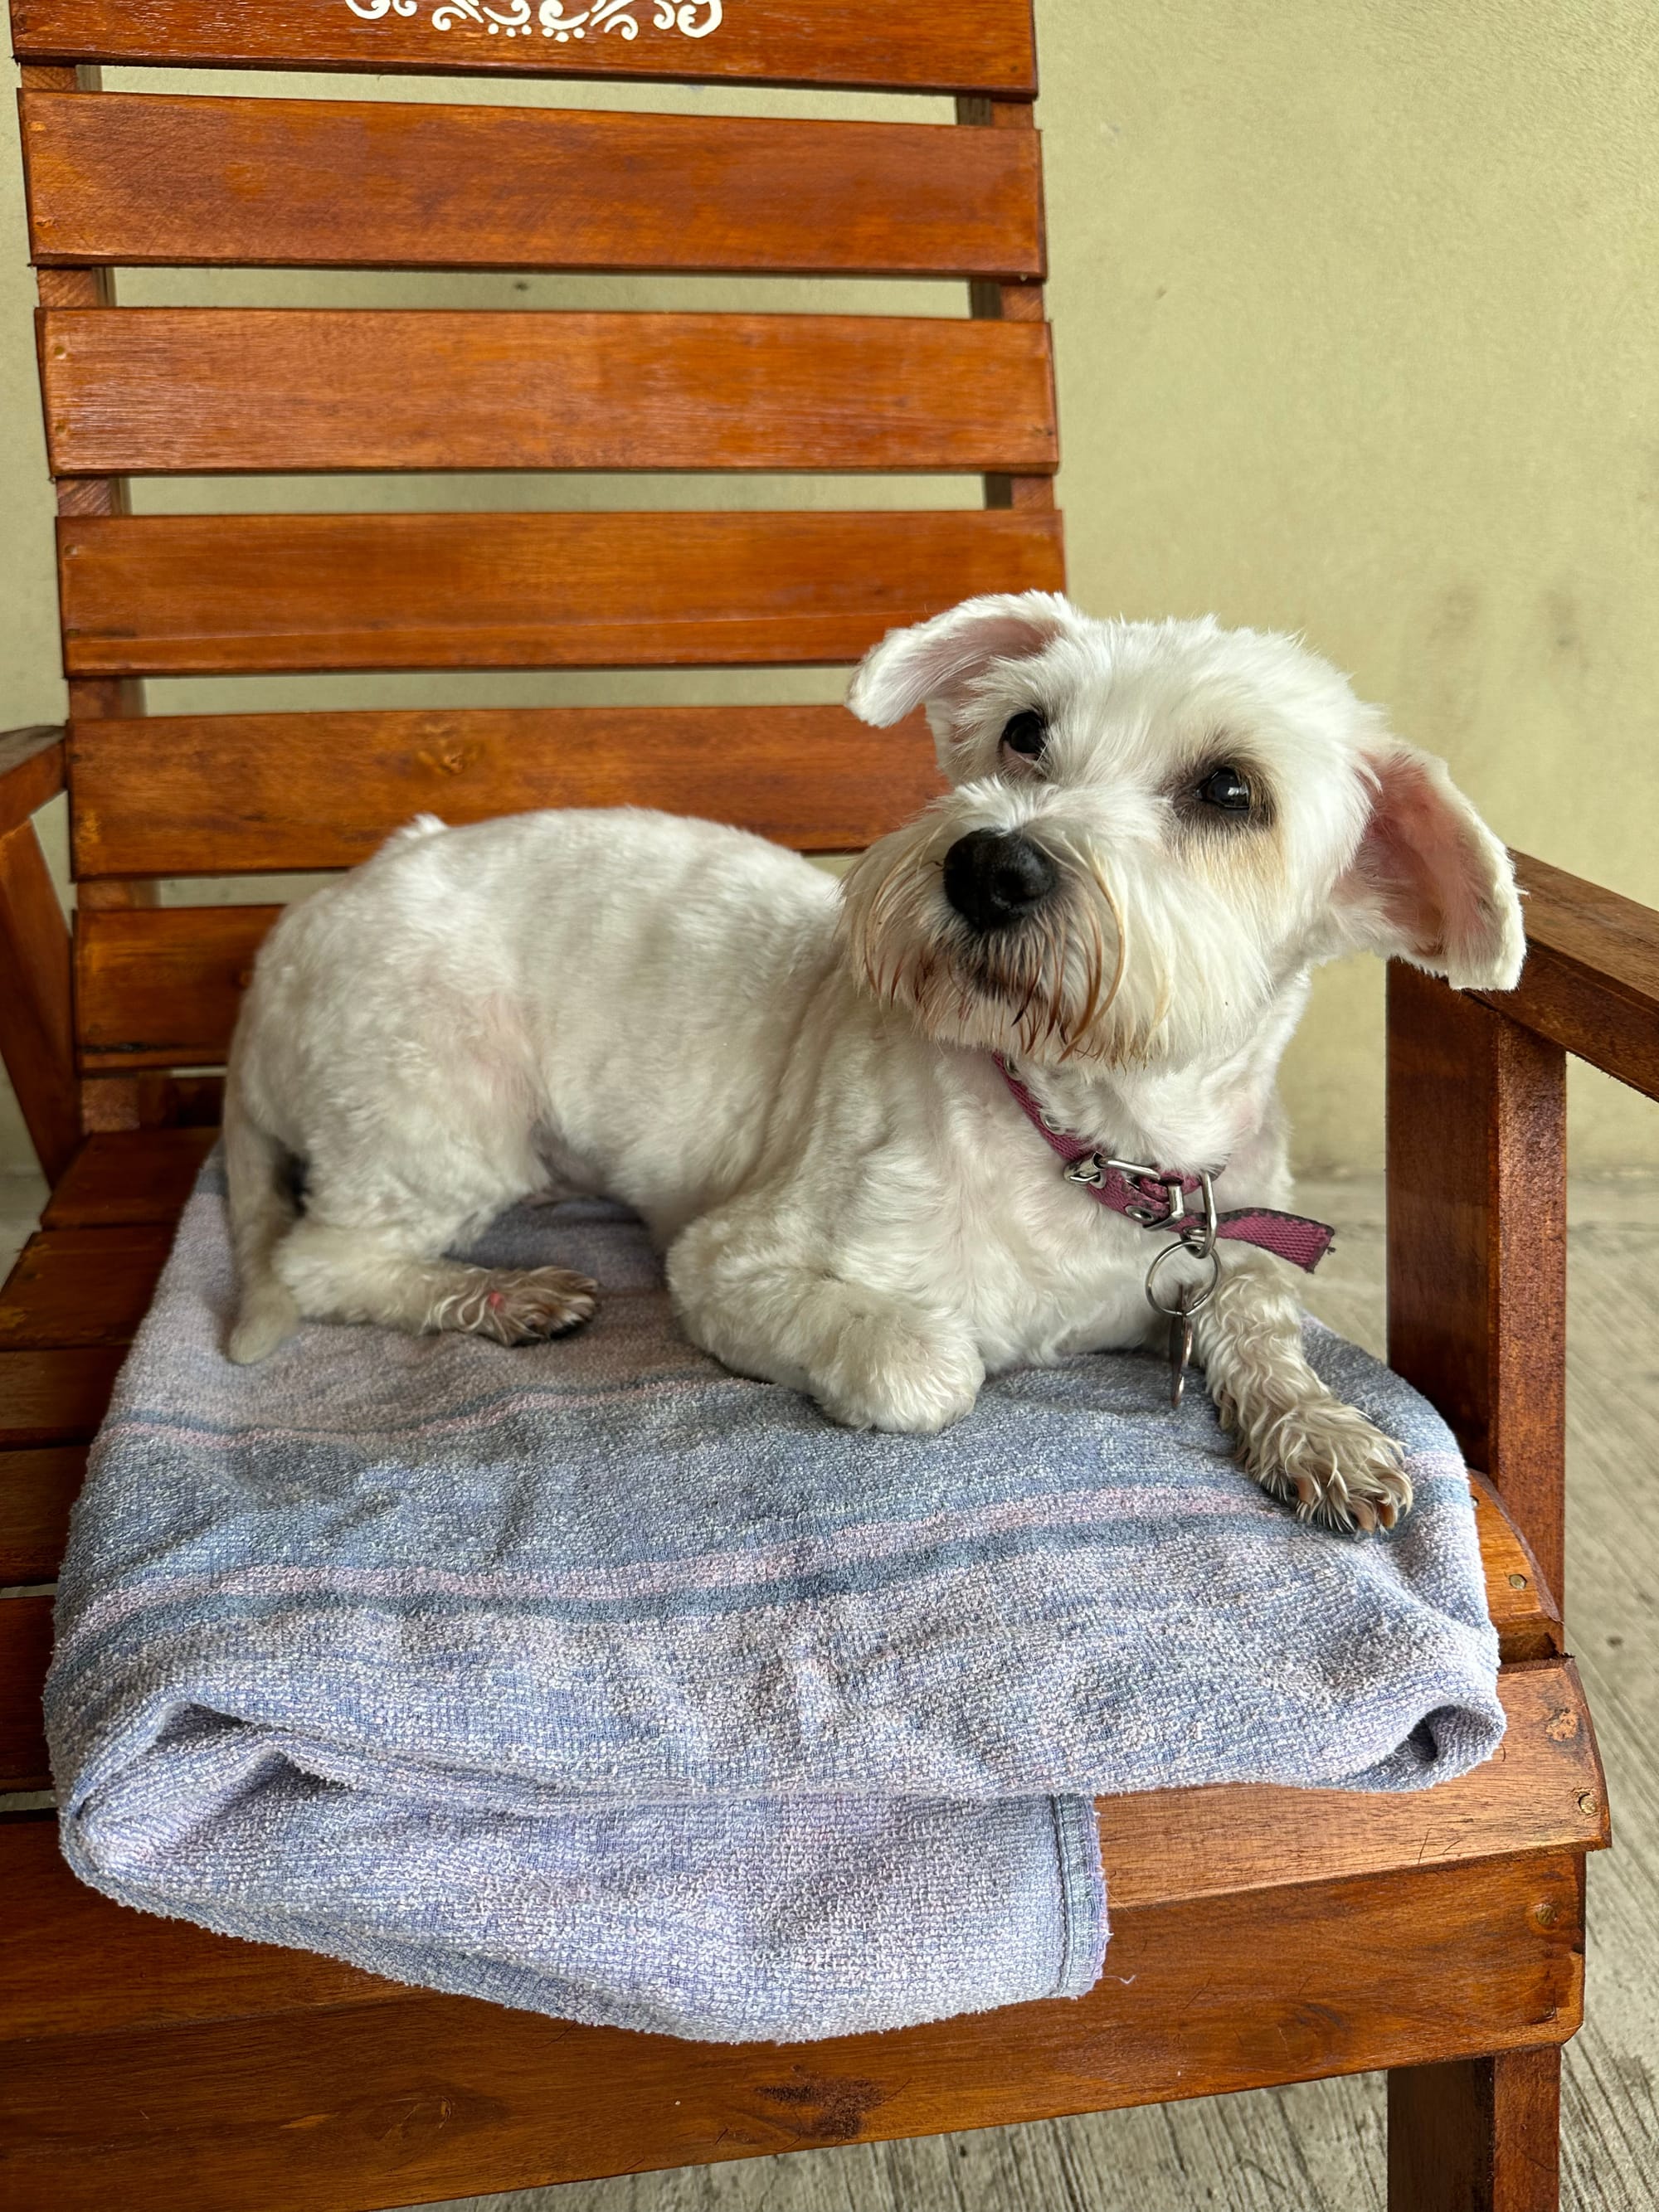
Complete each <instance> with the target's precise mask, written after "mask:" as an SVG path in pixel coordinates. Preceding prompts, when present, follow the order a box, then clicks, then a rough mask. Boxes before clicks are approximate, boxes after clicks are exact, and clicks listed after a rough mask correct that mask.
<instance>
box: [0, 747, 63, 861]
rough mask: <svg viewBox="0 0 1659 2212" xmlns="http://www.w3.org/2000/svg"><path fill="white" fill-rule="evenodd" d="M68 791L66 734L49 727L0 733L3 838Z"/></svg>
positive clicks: (0, 820) (0, 827) (0, 804)
mask: <svg viewBox="0 0 1659 2212" xmlns="http://www.w3.org/2000/svg"><path fill="white" fill-rule="evenodd" d="M63 788H64V732H63V731H62V730H61V729H58V728H54V727H53V726H52V725H50V724H47V723H40V724H37V725H36V726H34V727H33V729H27V730H7V731H5V732H3V733H0V837H9V836H10V835H11V833H12V831H13V830H14V829H21V828H22V826H23V824H24V823H26V822H27V820H28V818H29V817H30V815H31V814H34V813H38V812H39V811H40V808H41V807H43V806H44V805H46V801H47V800H48V799H56V797H57V796H58V793H59V792H60V791H61V790H62V789H63Z"/></svg>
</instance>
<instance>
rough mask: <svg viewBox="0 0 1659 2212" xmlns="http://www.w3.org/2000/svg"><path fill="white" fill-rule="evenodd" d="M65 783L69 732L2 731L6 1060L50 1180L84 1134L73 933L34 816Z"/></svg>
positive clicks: (0, 935)
mask: <svg viewBox="0 0 1659 2212" xmlns="http://www.w3.org/2000/svg"><path fill="white" fill-rule="evenodd" d="M63 788H64V733H63V732H62V731H61V730H55V729H32V730H9V731H8V732H6V733H5V734H4V735H3V736H0V1061H3V1062H4V1064H5V1068H6V1073H8V1074H9V1076H10V1078H11V1081H12V1088H13V1090H14V1091H15V1092H16V1094H17V1103H18V1105H19V1107H20V1108H21V1109H22V1115H23V1120H24V1123H25V1125H26V1126H27V1129H28V1133H29V1135H30V1137H31V1138H32V1139H33V1144H34V1149H35V1152H36V1153H37V1154H38V1156H39V1158H40V1165H41V1167H42V1168H43V1169H44V1170H45V1171H46V1177H47V1180H48V1181H49V1182H56V1181H57V1179H58V1176H60V1175H62V1173H63V1172H64V1169H65V1168H66V1167H67V1166H68V1165H69V1164H70V1160H71V1159H72V1158H74V1156H75V1152H76V1146H78V1145H79V1143H80V1140H81V1108H80V1097H79V1091H78V1088H77V1085H76V1075H75V1025H74V996H73V987H72V985H71V981H70V939H69V932H68V930H67V928H66V927H64V915H63V910H62V908H60V907H59V905H58V894H57V892H56V891H55V890H53V889H52V873H51V871H50V870H49V869H48V867H47V866H46V858H45V855H44V854H42V852H41V850H40V839H39V838H38V837H37V836H35V833H34V830H33V826H32V825H31V823H30V819H29V817H31V815H33V814H34V813H36V812H38V811H39V810H40V808H41V807H43V806H44V805H46V801H47V800H48V799H54V798H56V796H57V795H58V793H59V792H60V791H61V790H62V789H63Z"/></svg>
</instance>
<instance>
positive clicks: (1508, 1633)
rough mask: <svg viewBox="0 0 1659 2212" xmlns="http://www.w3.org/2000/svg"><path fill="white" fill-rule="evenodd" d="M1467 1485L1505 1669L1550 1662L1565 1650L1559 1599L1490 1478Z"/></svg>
mask: <svg viewBox="0 0 1659 2212" xmlns="http://www.w3.org/2000/svg"><path fill="white" fill-rule="evenodd" d="M1469 1483H1470V1486H1471V1488H1472V1489H1473V1490H1474V1518H1475V1527H1476V1529H1477V1530H1478V1532H1479V1534H1480V1559H1481V1563H1482V1565H1483V1566H1484V1567H1485V1569H1486V1607H1487V1610H1488V1611H1489V1612H1490V1613H1491V1614H1492V1626H1493V1627H1494V1628H1495V1629H1496V1630H1497V1631H1498V1650H1499V1651H1500V1652H1501V1653H1502V1654H1503V1656H1504V1664H1505V1665H1508V1664H1509V1663H1510V1662H1511V1661H1513V1660H1516V1659H1547V1658H1551V1657H1553V1656H1554V1654H1555V1653H1556V1652H1558V1651H1560V1650H1564V1649H1565V1645H1564V1643H1563V1639H1562V1629H1561V1608H1560V1607H1559V1604H1558V1603H1557V1602H1556V1598H1555V1593H1554V1592H1553V1590H1552V1589H1551V1588H1550V1586H1549V1583H1548V1580H1547V1577H1546V1576H1545V1575H1544V1574H1543V1573H1542V1571H1541V1569H1540V1567H1539V1565H1538V1561H1537V1559H1535V1558H1534V1555H1533V1551H1532V1547H1531V1546H1530V1545H1529V1544H1528V1542H1527V1540H1526V1538H1525V1537H1524V1536H1523V1535H1522V1534H1521V1532H1520V1530H1519V1529H1518V1528H1516V1525H1515V1523H1514V1522H1512V1521H1511V1520H1510V1518H1509V1517H1508V1516H1507V1515H1506V1514H1505V1512H1504V1501H1503V1500H1502V1498H1499V1496H1498V1492H1496V1491H1495V1490H1494V1489H1493V1488H1492V1485H1491V1483H1490V1482H1489V1481H1488V1480H1486V1476H1485V1475H1484V1474H1472V1475H1471V1476H1470V1477H1469Z"/></svg>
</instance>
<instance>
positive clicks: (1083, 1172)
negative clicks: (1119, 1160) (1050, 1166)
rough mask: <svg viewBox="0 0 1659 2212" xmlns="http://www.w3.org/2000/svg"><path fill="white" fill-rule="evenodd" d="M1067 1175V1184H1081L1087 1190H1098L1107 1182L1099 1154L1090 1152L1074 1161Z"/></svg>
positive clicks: (1066, 1171)
mask: <svg viewBox="0 0 1659 2212" xmlns="http://www.w3.org/2000/svg"><path fill="white" fill-rule="evenodd" d="M1065 1174H1066V1182H1080V1183H1081V1184H1082V1185H1083V1187H1084V1188H1085V1190H1098V1189H1099V1188H1100V1186H1101V1185H1102V1183H1103V1182H1105V1180H1106V1170H1105V1169H1104V1168H1103V1166H1102V1164H1101V1159H1100V1154H1099V1153H1098V1152H1089V1153H1086V1154H1085V1156H1084V1158H1082V1159H1080V1160H1073V1162H1072V1164H1071V1165H1070V1167H1068V1168H1067V1169H1066V1170H1065Z"/></svg>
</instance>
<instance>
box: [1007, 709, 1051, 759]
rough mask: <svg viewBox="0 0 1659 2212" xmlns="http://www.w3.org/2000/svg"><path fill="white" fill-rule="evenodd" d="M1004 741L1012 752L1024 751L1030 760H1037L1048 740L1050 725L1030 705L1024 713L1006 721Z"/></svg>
mask: <svg viewBox="0 0 1659 2212" xmlns="http://www.w3.org/2000/svg"><path fill="white" fill-rule="evenodd" d="M1002 742H1003V744H1005V745H1006V746H1007V748H1008V750H1009V751H1010V752H1011V753H1024V755H1025V757H1026V758H1027V759H1028V760H1035V759H1036V757H1037V755H1038V754H1039V753H1040V752H1041V751H1042V748H1043V747H1044V745H1046V744H1048V724H1047V723H1046V722H1045V721H1044V720H1043V719H1042V715H1041V714H1038V713H1037V712H1036V709H1035V708H1030V707H1028V708H1026V710H1025V712H1024V714H1016V715H1015V716H1014V718H1013V720H1012V721H1011V722H1005V723H1004V725H1003V728H1002Z"/></svg>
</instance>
